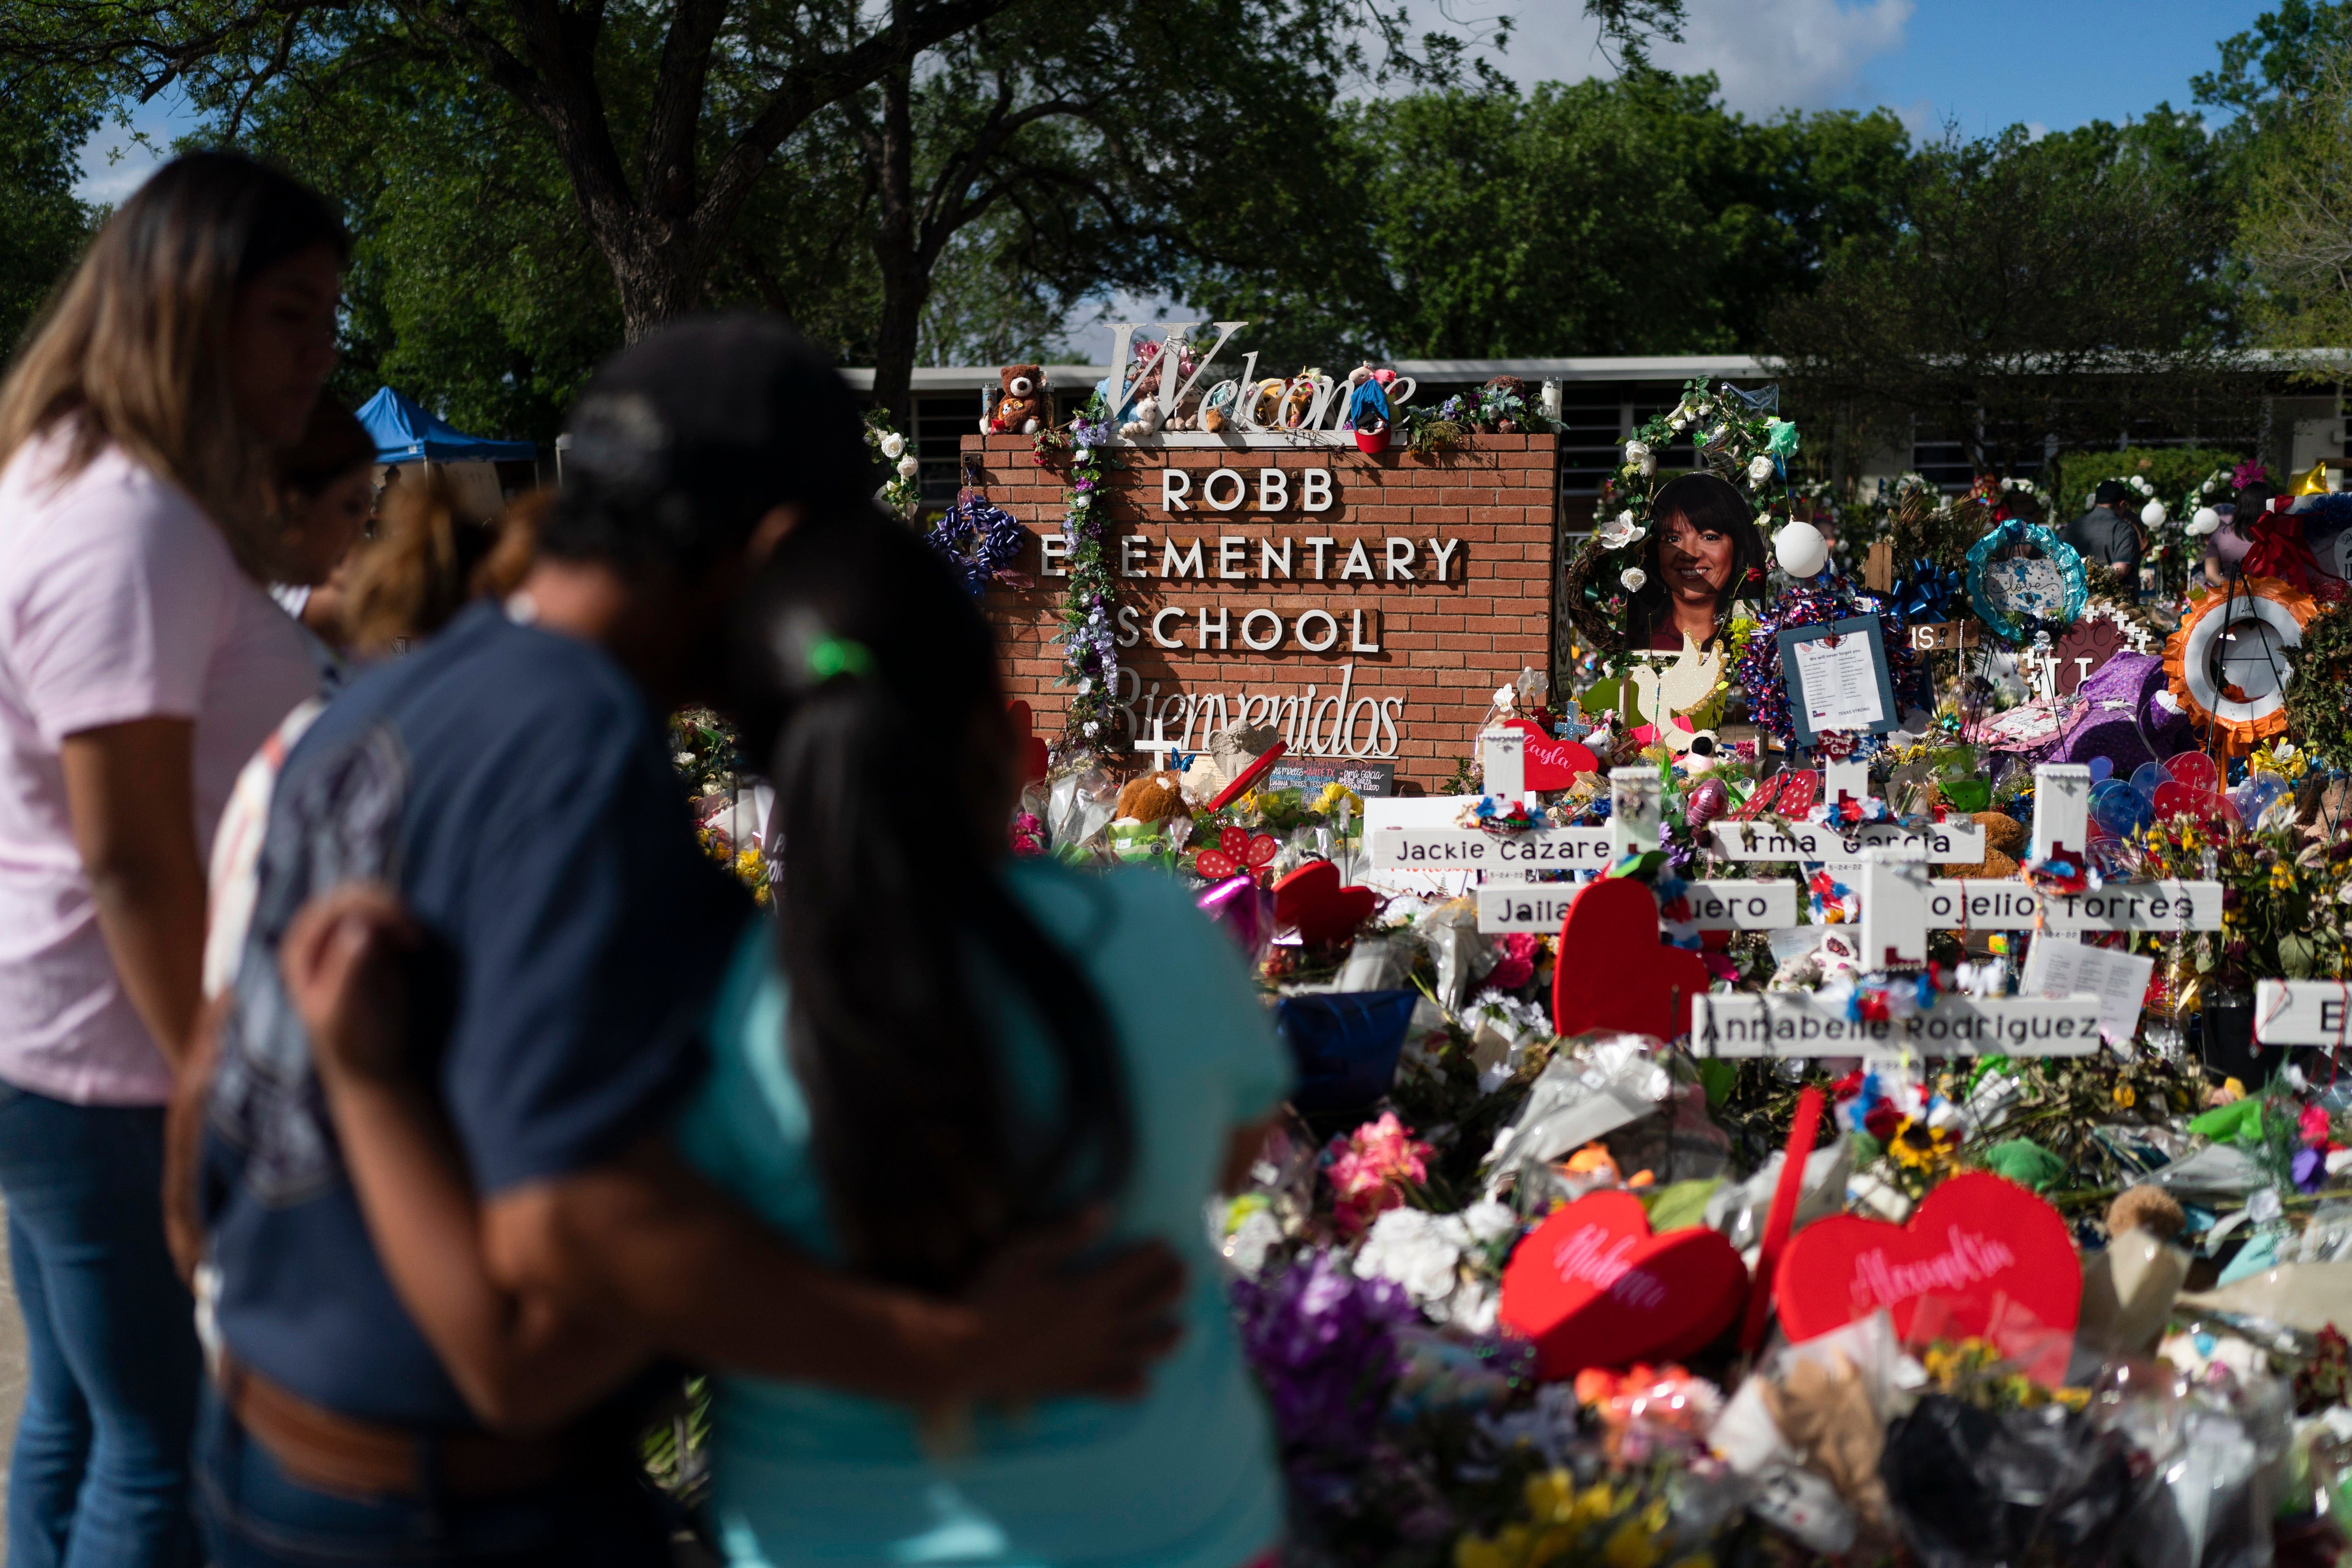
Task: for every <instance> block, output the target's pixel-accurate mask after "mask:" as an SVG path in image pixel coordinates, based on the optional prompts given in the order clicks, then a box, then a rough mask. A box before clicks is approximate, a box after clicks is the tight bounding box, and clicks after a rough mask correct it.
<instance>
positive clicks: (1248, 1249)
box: [1225, 1209, 1282, 1279]
mask: <svg viewBox="0 0 2352 1568" xmlns="http://www.w3.org/2000/svg"><path fill="white" fill-rule="evenodd" d="M1281 1245H1282V1225H1281V1223H1280V1222H1279V1221H1277V1220H1276V1218H1275V1217H1274V1216H1273V1215H1270V1214H1268V1213H1266V1212H1265V1210H1264V1209H1259V1210H1258V1211H1257V1212H1255V1214H1253V1215H1250V1216H1249V1217H1248V1218H1247V1219H1245V1220H1244V1221H1242V1223H1241V1224H1240V1225H1239V1226H1235V1227H1234V1234H1233V1235H1232V1236H1230V1237H1227V1238H1226V1240H1225V1256H1226V1257H1227V1258H1231V1259H1233V1264H1234V1268H1238V1269H1240V1270H1241V1271H1242V1272H1243V1273H1244V1274H1246V1275H1248V1276H1249V1277H1250V1278H1251V1279H1255V1278H1257V1275H1258V1271H1259V1270H1260V1269H1262V1268H1265V1255H1266V1254H1267V1253H1269V1252H1272V1251H1273V1250H1274V1249H1275V1248H1276V1247H1280V1246H1281Z"/></svg>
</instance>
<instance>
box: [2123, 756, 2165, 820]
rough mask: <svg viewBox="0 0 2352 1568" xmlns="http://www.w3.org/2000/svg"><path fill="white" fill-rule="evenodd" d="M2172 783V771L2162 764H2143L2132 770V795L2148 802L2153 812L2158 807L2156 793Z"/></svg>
mask: <svg viewBox="0 0 2352 1568" xmlns="http://www.w3.org/2000/svg"><path fill="white" fill-rule="evenodd" d="M2171 782H2172V770H2171V769H2169V768H2168V767H2166V766H2165V765H2164V764H2163V763H2140V765H2139V766H2138V767H2137V768H2134V769H2133V770H2132V776H2131V790H2132V793H2133V794H2134V795H2137V796H2139V797H2140V799H2142V800H2144V801H2146V802H2147V804H2148V806H2149V808H2150V809H2151V810H2152V809H2154V808H2155V805H2156V792H2157V791H2158V789H2159V788H2161V787H2162V786H2164V785H2166V784H2170V783H2171Z"/></svg>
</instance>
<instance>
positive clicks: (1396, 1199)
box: [1324, 1110, 1430, 1237]
mask: <svg viewBox="0 0 2352 1568" xmlns="http://www.w3.org/2000/svg"><path fill="white" fill-rule="evenodd" d="M1324 1155H1325V1158H1326V1159H1327V1160H1328V1164H1327V1165H1326V1167H1325V1170H1324V1174H1325V1175H1326V1176H1328V1178H1329V1179H1330V1183H1331V1190H1332V1192H1333V1193H1334V1194H1336V1195H1337V1197H1338V1200H1339V1201H1338V1203H1337V1204H1336V1205H1335V1206H1334V1215H1335V1217H1336V1218H1337V1219H1338V1220H1339V1230H1340V1233H1341V1234H1342V1235H1344V1236H1348V1237H1355V1236H1359V1235H1361V1234H1362V1233H1363V1231H1364V1229H1365V1227H1367V1226H1370V1224H1371V1223H1372V1219H1373V1217H1374V1216H1375V1215H1380V1214H1381V1213H1383V1212H1385V1211H1387V1210H1389V1209H1392V1208H1397V1207H1399V1206H1401V1205H1402V1204H1403V1203H1404V1187H1405V1185H1406V1184H1408V1183H1410V1184H1413V1185H1415V1186H1418V1185H1420V1184H1422V1183H1423V1182H1426V1181H1427V1180H1428V1179H1429V1155H1430V1147H1429V1145H1428V1144H1426V1143H1423V1142H1421V1141H1420V1140H1419V1139H1417V1138H1415V1137H1413V1135H1412V1128H1410V1127H1407V1126H1405V1125H1404V1124H1403V1123H1402V1122H1400V1121H1398V1120H1397V1119H1396V1112H1395V1111H1393V1110H1391V1111H1383V1112H1382V1113H1381V1119H1380V1120H1379V1121H1367V1122H1365V1123H1364V1124H1363V1125H1362V1126H1361V1127H1359V1128H1357V1129H1356V1130H1355V1131H1353V1132H1351V1133H1349V1135H1348V1136H1347V1137H1346V1138H1344V1139H1342V1138H1334V1139H1332V1140H1331V1142H1330V1145H1329V1147H1328V1148H1327V1149H1326V1150H1325V1151H1324Z"/></svg>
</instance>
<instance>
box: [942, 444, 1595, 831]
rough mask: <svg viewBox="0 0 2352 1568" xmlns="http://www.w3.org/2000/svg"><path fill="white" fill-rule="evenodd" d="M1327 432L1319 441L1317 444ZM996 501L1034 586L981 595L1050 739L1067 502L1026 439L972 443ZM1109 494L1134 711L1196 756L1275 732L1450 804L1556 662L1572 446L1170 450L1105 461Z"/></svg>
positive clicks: (1138, 448)
mask: <svg viewBox="0 0 2352 1568" xmlns="http://www.w3.org/2000/svg"><path fill="white" fill-rule="evenodd" d="M1317 437H1324V439H1321V440H1318V439H1317ZM963 449H964V453H965V462H966V464H967V466H968V467H969V466H971V465H972V464H975V463H976V464H977V465H978V469H979V482H980V483H981V484H982V487H983V488H984V489H986V491H987V493H988V496H989V499H990V500H992V501H994V502H995V503H996V504H997V505H998V506H1001V507H1003V508H1004V510H1007V511H1009V512H1010V513H1012V514H1013V517H1015V518H1016V519H1018V520H1019V521H1022V522H1024V523H1025V524H1027V525H1028V527H1029V528H1030V529H1031V530H1032V531H1034V532H1035V533H1036V534H1037V535H1038V536H1039V541H1040V543H1038V544H1033V545H1031V546H1030V548H1029V550H1028V551H1027V552H1026V558H1025V559H1024V561H1022V562H1021V563H1019V570H1021V571H1023V572H1025V573H1029V574H1034V576H1035V577H1036V580H1037V585H1036V586H1035V587H1034V589H1026V590H1016V589H1012V588H1006V587H1002V586H998V587H992V588H991V589H990V590H989V591H988V594H987V595H986V598H985V600H984V601H983V607H984V608H985V609H986V611H987V613H988V616H989V619H990V620H991V622H992V624H993V625H994V626H995V627H996V629H997V632H998V635H999V636H1000V637H1003V639H1004V643H1005V647H1006V654H1007V659H1008V665H1009V675H1010V679H1011V684H1012V695H1013V696H1014V697H1017V698H1021V699H1023V700H1026V701H1027V702H1028V703H1029V704H1030V706H1031V707H1032V708H1033V709H1034V710H1035V711H1036V715H1037V725H1038V729H1039V730H1040V731H1042V732H1045V733H1049V734H1050V733H1053V732H1055V731H1057V730H1058V729H1059V727H1060V715H1061V714H1062V713H1063V712H1064V711H1065V710H1066V708H1067V705H1068V698H1069V692H1068V689H1066V688H1062V687H1057V686H1055V684H1054V681H1055V678H1056V677H1057V676H1058V675H1059V674H1060V673H1061V669H1062V661H1061V658H1060V652H1061V650H1060V647H1059V646H1058V645H1055V644H1051V643H1048V642H1047V640H1046V639H1047V638H1048V637H1052V636H1053V635H1054V633H1055V630H1056V628H1057V626H1058V625H1059V619H1058V616H1059V610H1060V605H1061V603H1062V595H1063V592H1064V590H1065V589H1066V586H1067V583H1068V580H1067V578H1066V577H1065V576H1060V575H1057V573H1058V572H1059V571H1060V570H1061V567H1060V556H1061V552H1062V549H1063V542H1062V519H1063V511H1064V501H1065V499H1066V497H1065V491H1064V489H1063V485H1062V483H1061V479H1060V476H1059V475H1058V474H1057V473H1056V472H1055V470H1053V469H1050V468H1039V467H1037V466H1036V464H1035V463H1034V460H1033V453H1034V442H1033V441H1032V440H1031V439H1030V438H1028V437H1021V436H1001V435H998V436H985V437H983V436H977V435H975V436H967V437H964V438H963ZM1109 450H1110V451H1111V452H1113V453H1114V454H1115V457H1114V463H1115V467H1113V468H1111V469H1110V471H1109V472H1108V474H1107V475H1106V477H1105V480H1104V484H1103V487H1102V489H1099V490H1097V495H1098V496H1099V497H1101V498H1102V500H1099V501H1097V505H1102V504H1105V503H1107V504H1108V506H1109V508H1110V517H1111V525H1110V530H1109V533H1108V541H1107V545H1106V553H1107V554H1108V558H1109V560H1110V562H1111V563H1112V565H1113V567H1114V568H1115V569H1116V571H1117V572H1118V589H1119V611H1118V645H1119V646H1118V659H1119V686H1118V691H1117V692H1116V693H1115V695H1116V697H1117V699H1118V702H1119V705H1120V711H1121V713H1122V714H1123V715H1124V716H1126V719H1127V720H1128V721H1131V722H1132V723H1133V725H1134V730H1133V731H1132V734H1133V735H1134V736H1137V737H1142V738H1148V737H1150V735H1151V733H1152V724H1153V721H1155V720H1158V721H1160V722H1161V723H1162V724H1163V725H1164V726H1165V733H1166V734H1167V736H1168V737H1169V738H1170V739H1171V740H1174V741H1176V742H1179V744H1180V745H1181V746H1183V747H1184V748H1185V749H1187V750H1191V749H1192V748H1195V747H1198V746H1199V745H1201V744H1202V742H1203V741H1204V740H1205V738H1206V737H1207V736H1208V735H1209V734H1210V733H1211V732H1213V731H1216V730H1218V729H1221V728H1223V727H1224V726H1226V725H1229V724H1246V725H1270V726H1272V727H1274V728H1276V729H1277V730H1279V731H1281V732H1282V735H1283V737H1284V739H1285V740H1286V741H1287V742H1289V746H1290V752H1291V754H1292V756H1293V757H1294V758H1296V759H1297V760H1298V761H1299V762H1301V763H1304V762H1306V761H1307V760H1308V759H1316V758H1321V759H1330V760H1332V761H1335V762H1340V763H1349V762H1353V763H1388V764H1390V765H1391V766H1392V767H1393V768H1394V770H1395V778H1396V782H1397V785H1398V787H1399V788H1400V789H1401V790H1404V791H1408V792H1412V791H1416V790H1418V791H1423V792H1436V791H1440V790H1442V789H1443V787H1444V783H1445V781H1446V780H1447V779H1449V778H1451V777H1452V776H1453V773H1454V763H1455V762H1456V761H1457V760H1461V759H1466V758H1469V757H1470V756H1472V755H1473V752H1474V748H1475V733H1476V731H1477V728H1478V724H1479V721H1480V720H1481V719H1482V718H1483V717H1484V716H1485V714H1486V708H1487V704H1488V703H1489V701H1490V700H1492V698H1493V695H1494V691H1495V689H1496V687H1498V686H1501V685H1503V684H1505V683H1506V682H1507V681H1509V680H1510V679H1513V678H1514V677H1516V676H1517V674H1518V673H1519V671H1520V670H1521V669H1522V668H1530V667H1532V668H1536V669H1548V668H1549V664H1550V650H1551V609H1552V585H1553V582H1554V580H1555V577H1556V575H1557V567H1556V557H1555V553H1554V548H1555V541H1556V538H1557V533H1556V519H1555V515H1554V514H1555V511H1556V510H1557V505H1558V487H1557V483H1556V474H1557V468H1558V463H1559V451H1558V438H1557V437H1552V436H1486V435H1480V436H1475V437H1472V438H1471V444H1470V446H1469V447H1467V448H1466V449H1464V450H1459V451H1454V452H1448V453H1444V454H1442V455H1439V456H1434V457H1413V456H1410V455H1408V454H1407V453H1405V452H1404V451H1403V450H1402V447H1395V448H1392V449H1391V450H1389V451H1387V452H1383V453H1380V454H1378V455H1376V456H1368V455H1366V454H1364V453H1362V452H1360V451H1358V450H1357V449H1356V447H1354V446H1353V445H1352V444H1347V445H1332V444H1329V441H1328V434H1327V433H1325V432H1320V431H1318V432H1314V433H1311V434H1304V433H1303V434H1301V435H1300V436H1297V437H1273V436H1263V435H1260V436H1251V437H1238V436H1235V437H1200V436H1194V437H1160V438H1150V437H1147V438H1146V439H1144V440H1142V441H1140V442H1138V443H1135V444H1131V445H1130V444H1121V445H1118V446H1117V447H1111V448H1109Z"/></svg>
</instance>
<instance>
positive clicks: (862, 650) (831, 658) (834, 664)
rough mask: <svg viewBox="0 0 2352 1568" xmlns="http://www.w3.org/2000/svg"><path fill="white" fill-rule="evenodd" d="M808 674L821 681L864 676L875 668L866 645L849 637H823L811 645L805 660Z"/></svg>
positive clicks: (872, 657)
mask: <svg viewBox="0 0 2352 1568" xmlns="http://www.w3.org/2000/svg"><path fill="white" fill-rule="evenodd" d="M804 662H805V663H806V664H807V666H808V672H809V673H810V674H811V675H813V676H814V677H815V678H816V679H819V680H831V679H833V678H834V677H835V676H836V675H864V674H866V673H867V672H868V671H870V670H871V669H872V668H874V656H873V655H872V654H870V653H868V652H867V651H866V645H865V644H864V643H862V642H857V641H855V640H853V639H852V638H849V637H823V638H820V639H819V640H817V641H816V642H814V643H811V644H810V645H809V650H808V654H807V656H806V658H805V659H804Z"/></svg>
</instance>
